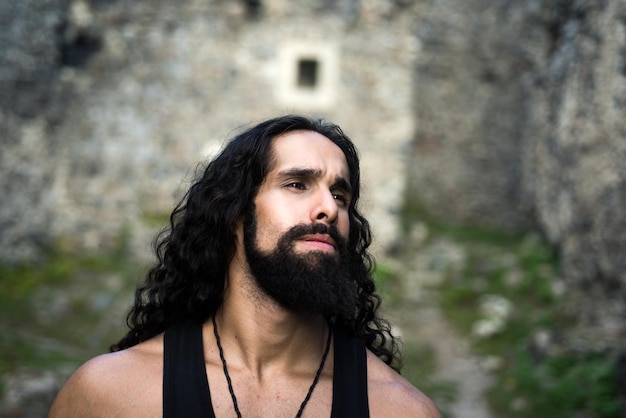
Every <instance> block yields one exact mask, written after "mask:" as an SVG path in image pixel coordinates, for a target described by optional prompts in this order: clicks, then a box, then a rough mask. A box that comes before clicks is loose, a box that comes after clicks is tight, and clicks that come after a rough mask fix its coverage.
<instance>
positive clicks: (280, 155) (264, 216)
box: [254, 131, 352, 254]
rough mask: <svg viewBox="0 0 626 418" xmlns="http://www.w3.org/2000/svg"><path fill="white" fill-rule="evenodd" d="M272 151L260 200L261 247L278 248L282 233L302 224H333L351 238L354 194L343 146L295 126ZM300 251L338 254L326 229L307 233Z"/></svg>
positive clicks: (297, 248) (299, 243)
mask: <svg viewBox="0 0 626 418" xmlns="http://www.w3.org/2000/svg"><path fill="white" fill-rule="evenodd" d="M272 151H273V153H272V154H273V157H274V158H273V165H272V169H271V171H270V172H269V173H268V174H267V176H266V178H265V180H264V182H263V184H262V185H261V187H260V188H259V191H258V193H257V195H256V197H255V200H254V204H255V206H256V213H257V219H258V230H259V237H258V238H259V241H258V246H259V249H261V250H264V251H267V250H272V249H274V248H275V247H276V244H277V243H278V239H279V237H280V236H281V235H282V234H283V233H285V232H286V231H287V230H288V229H289V228H291V227H293V226H295V225H298V224H314V223H319V224H324V225H329V226H330V225H333V226H335V227H336V228H337V230H338V232H339V234H340V235H341V236H342V237H344V239H347V237H348V233H349V229H350V220H349V216H348V207H349V204H350V200H351V198H352V194H351V190H350V172H349V170H348V164H347V162H346V158H345V156H344V154H343V152H342V151H341V149H340V148H339V147H338V146H337V145H335V144H334V143H332V142H331V141H330V140H329V139H328V138H326V137H325V136H323V135H321V134H319V133H317V132H312V131H295V132H290V133H288V134H285V135H283V136H280V137H278V138H275V139H274V141H273V144H272ZM294 250H295V251H296V252H297V253H301V254H304V253H307V252H311V251H322V252H326V253H329V254H334V253H336V248H335V245H334V243H333V242H332V239H330V237H329V236H328V235H324V234H317V235H311V236H304V237H302V239H300V240H298V241H297V242H296V243H295V248H294Z"/></svg>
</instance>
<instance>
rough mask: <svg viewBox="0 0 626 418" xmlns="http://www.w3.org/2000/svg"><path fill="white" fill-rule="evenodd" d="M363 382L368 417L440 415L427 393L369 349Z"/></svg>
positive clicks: (434, 417) (423, 416)
mask: <svg viewBox="0 0 626 418" xmlns="http://www.w3.org/2000/svg"><path fill="white" fill-rule="evenodd" d="M367 382H368V397H369V405H370V415H371V416H372V418H376V417H391V416H393V417H396V416H398V417H416V418H441V414H440V413H439V410H438V409H437V407H436V406H435V404H434V402H433V401H432V400H431V399H430V398H429V397H428V396H426V395H425V394H424V393H422V392H421V391H420V390H419V389H417V388H416V387H415V386H413V385H412V384H411V383H410V382H409V381H408V380H406V379H405V378H404V377H402V376H401V375H400V374H399V373H397V372H396V371H395V370H393V369H392V368H391V367H389V366H388V365H387V364H385V363H384V362H383V361H382V360H380V359H379V358H378V357H377V356H376V355H375V354H373V353H372V352H371V351H369V350H368V351H367Z"/></svg>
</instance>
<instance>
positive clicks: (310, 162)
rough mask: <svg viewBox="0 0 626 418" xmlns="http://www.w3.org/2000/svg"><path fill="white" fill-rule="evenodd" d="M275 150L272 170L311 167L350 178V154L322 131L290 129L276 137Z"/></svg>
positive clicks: (273, 142) (273, 148)
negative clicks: (345, 152)
mask: <svg viewBox="0 0 626 418" xmlns="http://www.w3.org/2000/svg"><path fill="white" fill-rule="evenodd" d="M271 149H272V171H285V170H292V169H308V170H315V171H317V172H332V173H331V174H335V175H338V176H343V177H345V178H346V179H349V177H350V170H349V168H348V163H347V161H346V156H345V154H344V153H343V151H342V150H341V148H339V146H337V145H336V144H335V143H334V142H332V141H331V140H330V139H329V138H327V137H326V136H324V135H322V134H320V133H318V132H315V131H304V130H302V131H292V132H288V133H286V134H283V135H280V136H277V137H276V138H274V139H273V141H272V145H271Z"/></svg>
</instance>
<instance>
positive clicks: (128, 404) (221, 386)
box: [49, 131, 440, 418]
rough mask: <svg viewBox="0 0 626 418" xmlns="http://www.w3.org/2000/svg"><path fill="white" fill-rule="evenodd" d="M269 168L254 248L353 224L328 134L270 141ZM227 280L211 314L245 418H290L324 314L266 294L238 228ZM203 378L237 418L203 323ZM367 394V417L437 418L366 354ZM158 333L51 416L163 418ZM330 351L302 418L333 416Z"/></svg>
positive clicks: (98, 369) (310, 367)
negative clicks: (288, 306) (307, 230)
mask: <svg viewBox="0 0 626 418" xmlns="http://www.w3.org/2000/svg"><path fill="white" fill-rule="evenodd" d="M273 151H274V156H275V162H276V163H275V166H274V167H273V169H272V170H271V171H270V172H269V173H268V175H267V177H266V179H265V181H264V183H263V184H262V185H261V187H260V190H259V193H258V194H257V196H256V198H255V204H256V209H257V220H258V240H257V241H258V242H257V245H258V246H259V248H260V249H261V250H266V251H267V250H271V249H272V248H274V246H275V245H276V242H277V240H278V238H279V237H280V235H281V234H282V233H284V232H285V231H286V230H288V229H289V228H290V227H292V226H294V225H296V224H301V223H314V222H324V223H327V224H333V225H335V226H336V227H337V228H338V230H339V231H340V233H341V234H342V235H343V236H344V237H346V238H347V236H348V231H349V228H350V222H349V217H348V204H349V202H350V198H351V196H350V190H349V186H348V184H349V181H348V180H349V174H350V173H349V172H348V167H347V163H346V160H345V157H344V155H343V153H342V151H341V150H340V149H339V148H338V147H337V146H336V145H335V144H333V143H332V142H331V141H330V140H328V139H327V138H326V137H324V136H322V135H320V134H318V133H315V132H311V131H296V132H290V133H288V134H286V135H283V136H280V137H278V138H275V139H274V143H273ZM241 223H242V222H241V221H240V222H239V224H238V225H237V250H236V254H235V256H234V258H233V260H232V262H231V265H230V268H229V274H228V282H227V290H226V295H225V299H224V304H223V305H222V307H221V308H220V309H219V310H218V312H217V314H216V321H217V326H218V331H219V334H220V339H221V342H222V347H223V349H224V353H225V356H226V361H227V363H228V370H229V373H230V376H231V379H232V382H233V386H234V391H235V394H236V396H237V400H238V404H239V409H240V411H241V413H242V415H243V416H245V417H252V416H258V417H264V416H272V417H292V416H295V414H296V412H297V411H298V408H299V406H300V403H301V402H302V400H303V399H304V397H305V395H306V393H307V391H308V388H309V386H310V385H311V382H312V381H313V377H314V375H315V372H316V371H317V368H318V367H319V364H320V360H321V357H322V353H323V351H324V348H325V343H326V338H327V335H328V334H327V332H328V330H327V326H326V322H325V321H324V319H323V318H322V317H321V316H320V317H318V316H303V315H299V314H296V313H294V312H291V311H288V310H285V309H284V308H282V307H281V306H279V305H278V304H276V303H275V302H274V301H273V300H272V299H271V298H269V297H268V296H267V295H265V294H264V293H263V292H262V291H261V290H260V289H259V288H258V287H257V285H256V282H255V280H254V277H252V275H251V274H250V271H249V269H248V265H247V261H246V257H245V251H244V250H243V227H242V225H241ZM294 249H295V251H296V252H301V253H305V252H308V251H325V252H328V253H331V254H332V253H335V252H336V250H335V248H334V242H333V241H332V240H331V239H330V237H328V236H325V235H314V236H306V237H303V238H302V239H300V240H299V241H298V242H296V244H295V248H294ZM203 344H204V356H205V363H206V372H207V376H208V377H209V379H208V380H209V385H210V390H211V397H212V401H213V408H214V410H215V414H216V416H217V417H234V416H235V413H234V411H233V407H232V400H231V397H230V394H229V392H228V387H227V383H226V379H225V377H224V373H223V370H222V364H221V361H220V358H219V353H218V351H217V347H216V341H215V337H214V333H213V325H212V321H211V320H209V321H207V322H206V323H205V324H204V325H203ZM367 364H368V395H369V405H370V414H371V416H372V417H373V418H376V417H381V418H382V417H389V416H402V417H423V418H437V417H440V414H439V412H438V411H437V408H436V407H435V405H434V404H433V402H432V401H431V400H430V399H429V398H427V397H426V396H425V395H424V394H423V393H421V392H420V391H419V390H418V389H416V388H415V387H413V386H412V385H411V384H410V383H409V382H408V381H407V380H406V379H404V378H403V377H402V376H400V375H399V374H398V373H396V372H395V371H394V370H393V369H391V368H390V367H388V366H387V365H386V364H385V363H384V362H382V361H381V360H380V359H378V357H376V356H375V355H374V354H373V353H371V352H369V351H368V353H367ZM162 369H163V335H159V336H156V337H155V338H152V339H150V340H148V341H146V342H143V343H141V344H138V345H136V346H134V347H132V348H129V349H127V350H123V351H120V352H116V353H110V354H105V355H102V356H99V357H96V358H94V359H92V360H90V361H89V362H87V363H85V364H84V365H83V366H81V367H80V368H79V369H78V370H77V371H76V372H75V373H74V374H73V375H72V376H71V377H70V379H69V380H68V382H67V383H66V385H65V386H64V387H63V388H62V390H61V391H60V392H59V394H58V396H57V398H56V400H55V402H54V403H53V405H52V408H51V410H50V415H49V417H51V418H55V417H67V416H80V417H161V416H162V393H161V391H162V379H163V374H162ZM332 371H333V349H332V346H331V351H330V353H329V356H328V358H327V361H326V364H325V366H324V369H323V372H322V375H321V377H320V380H319V382H318V385H317V386H316V388H315V391H314V392H313V395H312V396H311V399H310V400H309V402H308V404H307V407H306V408H305V410H304V414H303V417H309V418H315V417H329V416H330V412H331V405H332V380H333V376H332Z"/></svg>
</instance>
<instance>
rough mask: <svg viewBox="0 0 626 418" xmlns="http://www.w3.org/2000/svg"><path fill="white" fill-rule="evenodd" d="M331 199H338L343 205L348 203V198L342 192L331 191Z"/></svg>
mask: <svg viewBox="0 0 626 418" xmlns="http://www.w3.org/2000/svg"><path fill="white" fill-rule="evenodd" d="M333 199H335V200H338V201H340V202H341V203H342V204H343V205H346V204H347V203H348V199H346V197H345V196H344V195H342V194H337V193H333Z"/></svg>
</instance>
